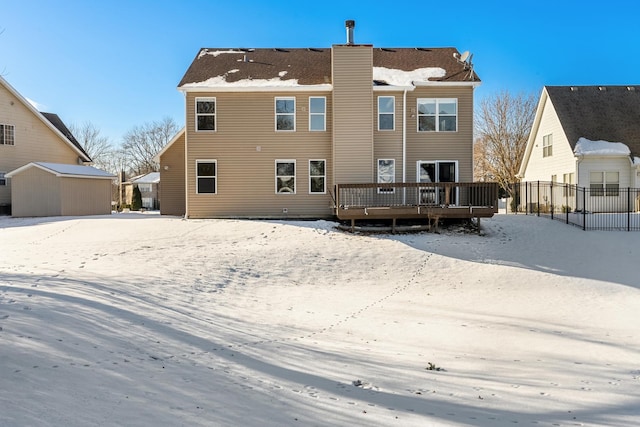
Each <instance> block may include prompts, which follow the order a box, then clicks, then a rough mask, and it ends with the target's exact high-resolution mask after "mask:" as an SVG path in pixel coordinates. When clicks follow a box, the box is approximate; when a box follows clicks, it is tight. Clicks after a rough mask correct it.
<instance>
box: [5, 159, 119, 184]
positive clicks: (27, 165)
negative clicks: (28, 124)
mask: <svg viewBox="0 0 640 427" xmlns="http://www.w3.org/2000/svg"><path fill="white" fill-rule="evenodd" d="M32 167H36V168H38V169H41V170H43V171H45V172H48V173H50V174H52V175H55V176H56V177H62V178H91V179H109V180H111V179H115V178H116V176H115V175H107V176H104V175H76V174H65V173H60V172H57V171H54V170H53V169H49V168H47V167H45V166H43V165H41V164H38V163H34V162H32V163H27V164H26V165H24V166H20V167H19V168H18V169H15V170H12V171H11V172H9V173H8V174H5V178H12V177H13V176H14V175H17V174H19V173H20V172H22V171H25V170H27V169H29V168H32Z"/></svg>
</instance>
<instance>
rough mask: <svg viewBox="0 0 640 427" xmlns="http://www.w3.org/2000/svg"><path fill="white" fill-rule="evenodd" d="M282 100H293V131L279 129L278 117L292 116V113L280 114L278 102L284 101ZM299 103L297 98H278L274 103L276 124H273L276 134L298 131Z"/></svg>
mask: <svg viewBox="0 0 640 427" xmlns="http://www.w3.org/2000/svg"><path fill="white" fill-rule="evenodd" d="M282 100H288V101H291V100H293V129H278V115H279V114H281V115H287V116H289V115H291V113H278V107H277V105H278V101H282ZM297 109H298V108H297V103H296V97H295V96H276V97H275V99H274V101H273V114H274V119H275V120H274V123H273V128H274V129H275V130H276V132H295V131H296V122H297V117H296V110H297Z"/></svg>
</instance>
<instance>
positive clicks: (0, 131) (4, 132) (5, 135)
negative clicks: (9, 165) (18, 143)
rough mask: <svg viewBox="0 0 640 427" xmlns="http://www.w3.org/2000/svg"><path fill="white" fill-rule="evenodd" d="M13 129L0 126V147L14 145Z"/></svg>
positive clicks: (7, 126)
mask: <svg viewBox="0 0 640 427" xmlns="http://www.w3.org/2000/svg"><path fill="white" fill-rule="evenodd" d="M14 135H15V127H14V126H13V125H2V124H0V145H14V144H15V141H14Z"/></svg>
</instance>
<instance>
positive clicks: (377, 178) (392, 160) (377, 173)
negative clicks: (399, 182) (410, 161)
mask: <svg viewBox="0 0 640 427" xmlns="http://www.w3.org/2000/svg"><path fill="white" fill-rule="evenodd" d="M381 161H383V162H392V164H393V175H392V176H391V183H395V182H396V159H377V160H376V180H377V183H378V184H389V183H387V182H385V183H383V182H381V181H380V162H381ZM395 192H396V189H395V188H392V189H391V190H388V189H386V188H385V189H382V188H378V193H379V194H393V193H395Z"/></svg>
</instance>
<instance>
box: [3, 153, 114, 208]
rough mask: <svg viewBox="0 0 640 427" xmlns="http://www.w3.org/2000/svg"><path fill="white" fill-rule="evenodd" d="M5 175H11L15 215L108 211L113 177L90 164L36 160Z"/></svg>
mask: <svg viewBox="0 0 640 427" xmlns="http://www.w3.org/2000/svg"><path fill="white" fill-rule="evenodd" d="M5 176H6V177H7V178H10V179H11V214H12V216H14V217H25V216H78V215H105V214H110V213H111V186H112V181H113V180H114V179H115V178H116V177H115V176H114V175H111V174H110V173H108V172H105V171H103V170H100V169H96V168H94V167H92V166H80V165H68V164H60V163H44V162H37V163H29V164H26V165H24V166H22V167H20V168H18V169H16V170H14V171H11V172H9V173H8V174H6V175H5Z"/></svg>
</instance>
